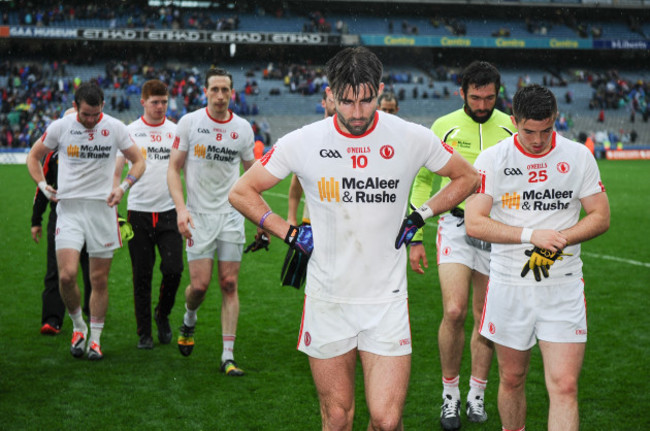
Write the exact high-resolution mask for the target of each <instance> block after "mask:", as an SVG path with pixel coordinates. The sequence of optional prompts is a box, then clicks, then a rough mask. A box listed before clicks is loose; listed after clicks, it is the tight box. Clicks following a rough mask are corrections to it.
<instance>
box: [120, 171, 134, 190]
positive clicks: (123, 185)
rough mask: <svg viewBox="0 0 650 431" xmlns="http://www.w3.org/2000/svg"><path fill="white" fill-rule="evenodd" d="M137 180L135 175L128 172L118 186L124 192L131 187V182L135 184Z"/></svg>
mask: <svg viewBox="0 0 650 431" xmlns="http://www.w3.org/2000/svg"><path fill="white" fill-rule="evenodd" d="M137 181H138V179H137V178H136V177H135V176H133V175H131V174H128V175H127V176H126V178H124V181H122V183H121V184H120V188H121V189H122V191H123V192H124V193H126V191H127V190H128V189H130V188H131V187H133V184H135V183H136V182H137Z"/></svg>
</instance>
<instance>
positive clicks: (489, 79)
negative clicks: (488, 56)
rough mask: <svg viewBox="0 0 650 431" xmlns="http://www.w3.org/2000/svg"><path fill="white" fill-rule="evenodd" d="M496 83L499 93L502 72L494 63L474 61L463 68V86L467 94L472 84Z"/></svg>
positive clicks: (477, 85)
mask: <svg viewBox="0 0 650 431" xmlns="http://www.w3.org/2000/svg"><path fill="white" fill-rule="evenodd" d="M492 83H494V88H495V89H496V92H497V93H499V88H501V74H500V73H499V71H498V70H497V68H496V67H494V66H493V65H492V64H490V63H488V62H487V61H473V62H472V63H470V65H469V66H467V67H466V68H465V70H463V77H462V80H461V84H460V85H461V88H462V89H463V92H465V94H467V90H468V89H469V86H470V85H474V86H476V87H479V88H480V87H484V86H486V85H489V84H492Z"/></svg>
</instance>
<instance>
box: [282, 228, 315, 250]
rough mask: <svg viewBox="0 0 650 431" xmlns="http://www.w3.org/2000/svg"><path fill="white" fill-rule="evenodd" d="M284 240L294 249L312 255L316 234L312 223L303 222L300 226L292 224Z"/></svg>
mask: <svg viewBox="0 0 650 431" xmlns="http://www.w3.org/2000/svg"><path fill="white" fill-rule="evenodd" d="M284 242H286V243H287V244H289V247H291V248H292V249H295V250H298V251H300V252H301V253H303V254H304V255H305V256H310V255H311V252H312V250H313V249H314V236H313V234H312V232H311V225H310V224H303V225H302V226H300V227H297V226H293V225H290V226H289V231H288V232H287V235H286V236H285V237H284Z"/></svg>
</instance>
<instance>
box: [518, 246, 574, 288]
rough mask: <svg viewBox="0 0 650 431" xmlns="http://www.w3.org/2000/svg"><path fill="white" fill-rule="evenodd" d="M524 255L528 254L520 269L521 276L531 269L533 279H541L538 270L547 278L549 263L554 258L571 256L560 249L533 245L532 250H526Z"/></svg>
mask: <svg viewBox="0 0 650 431" xmlns="http://www.w3.org/2000/svg"><path fill="white" fill-rule="evenodd" d="M524 254H525V255H526V256H529V257H530V259H528V262H526V264H525V265H524V267H523V269H522V270H521V276H522V277H525V276H526V274H528V271H530V270H531V269H532V270H533V274H534V275H535V280H537V281H542V277H541V276H540V275H539V272H540V270H541V271H542V274H543V275H544V278H548V270H549V269H551V265H553V264H554V263H555V261H556V260H562V256H572V255H571V254H564V253H562V250H558V251H551V250H548V249H546V248H539V247H537V246H535V247H533V249H532V250H526V251H525V252H524Z"/></svg>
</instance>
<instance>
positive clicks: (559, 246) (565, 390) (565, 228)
mask: <svg viewBox="0 0 650 431" xmlns="http://www.w3.org/2000/svg"><path fill="white" fill-rule="evenodd" d="M513 114H514V121H515V122H516V124H517V129H518V130H519V132H518V133H517V134H515V135H514V136H513V137H512V138H508V139H506V140H504V141H501V142H500V143H499V144H497V145H495V146H494V147H491V148H489V149H487V150H485V151H484V152H483V153H481V154H480V155H479V156H478V158H477V159H476V162H475V164H474V165H475V167H476V168H477V169H478V170H479V173H481V176H482V184H481V187H480V189H479V192H478V193H477V194H476V195H474V196H472V197H470V198H469V199H468V201H467V204H466V206H465V223H466V225H467V234H468V235H470V236H472V237H475V238H478V239H481V240H484V241H489V242H491V243H492V252H491V256H490V257H491V259H490V283H489V287H488V291H487V294H486V298H485V304H484V308H483V316H482V320H481V325H480V332H481V335H483V336H484V337H486V338H488V339H490V340H492V341H493V342H494V344H495V348H496V352H497V359H498V362H499V374H500V381H499V395H498V397H499V403H498V404H499V414H500V416H501V422H502V425H503V429H504V430H519V429H524V427H525V420H526V396H525V393H524V387H525V380H526V374H527V371H528V367H529V362H530V353H531V348H532V347H533V345H534V344H535V341H536V340H539V347H540V350H541V352H542V356H543V357H544V372H545V377H546V387H547V390H548V394H549V400H550V408H549V423H548V429H549V430H551V431H553V430H571V431H574V430H578V428H579V420H578V378H579V376H580V369H581V367H582V361H583V357H584V352H585V343H586V341H587V316H586V302H585V297H584V281H583V280H582V261H581V260H580V243H581V242H584V241H587V240H589V239H591V238H593V237H595V236H598V235H600V234H602V233H604V232H605V231H606V230H607V229H608V228H609V217H610V212H609V202H608V199H607V194H606V193H605V189H604V187H603V185H602V183H601V181H600V175H599V173H598V166H597V165H596V160H595V159H594V158H593V156H592V155H591V153H590V152H589V150H588V149H587V148H586V147H585V146H583V145H580V144H578V143H577V142H573V141H570V140H568V139H565V138H563V137H561V136H559V135H558V134H557V133H556V132H554V131H553V125H554V123H555V119H556V117H557V102H556V100H555V96H554V95H553V93H552V92H551V91H550V90H548V89H546V88H544V87H541V86H539V85H531V86H527V87H523V88H521V89H519V90H518V91H517V93H516V94H515V96H514V97H513ZM581 209H584V211H585V213H586V215H585V216H584V217H583V218H582V219H580V210H581ZM561 252H563V253H564V256H560V253H561ZM522 267H523V268H525V269H524V270H523V271H522ZM531 270H532V271H531ZM540 270H541V271H540ZM540 272H541V273H543V275H544V276H545V278H543V277H541V275H540ZM533 275H534V277H533Z"/></svg>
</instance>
